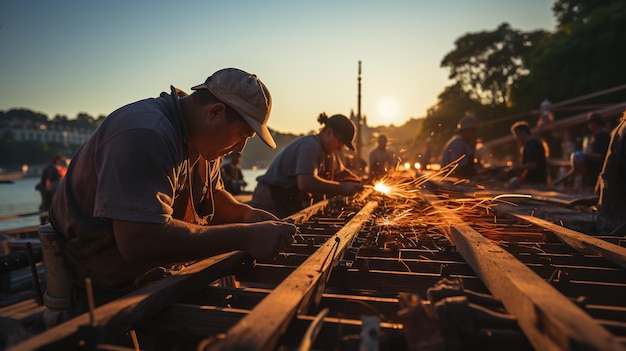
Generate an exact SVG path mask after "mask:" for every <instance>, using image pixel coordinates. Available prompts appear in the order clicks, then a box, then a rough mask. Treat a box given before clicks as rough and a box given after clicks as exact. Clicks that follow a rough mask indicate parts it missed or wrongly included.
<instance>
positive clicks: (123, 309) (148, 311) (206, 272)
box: [8, 251, 245, 351]
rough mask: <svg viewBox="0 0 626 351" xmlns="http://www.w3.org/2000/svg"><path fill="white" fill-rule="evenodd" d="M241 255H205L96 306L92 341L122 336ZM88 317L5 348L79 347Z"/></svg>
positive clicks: (224, 270) (233, 265)
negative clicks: (171, 273) (163, 276)
mask: <svg viewBox="0 0 626 351" xmlns="http://www.w3.org/2000/svg"><path fill="white" fill-rule="evenodd" d="M244 257H245V254H244V253H243V252H242V251H235V252H230V253H226V254H222V255H218V256H214V257H210V258H207V259H205V260H202V261H199V262H196V263H194V264H192V265H190V266H187V267H185V268H184V269H182V270H180V271H178V272H175V273H174V274H173V275H172V276H170V277H167V278H164V279H161V280H159V281H156V282H154V283H153V284H151V285H148V286H146V287H144V288H141V289H138V290H136V291H134V292H132V293H130V294H128V295H125V296H123V297H121V298H119V299H117V300H115V301H112V302H110V303H108V304H105V305H102V306H100V307H98V308H96V309H95V311H94V315H95V320H94V324H93V325H92V326H93V327H94V329H92V331H94V333H95V335H93V337H94V338H95V344H99V343H102V342H106V341H107V340H108V339H109V338H113V337H117V336H119V335H122V334H123V333H125V332H126V331H128V330H129V329H131V327H132V325H133V324H134V323H135V322H137V321H140V320H145V319H147V318H149V317H151V316H152V315H154V314H156V313H158V312H159V311H161V310H162V309H164V308H165V307H167V306H169V305H170V304H172V303H174V302H176V301H177V300H178V299H180V298H181V297H182V296H185V295H188V294H190V293H192V292H195V291H198V290H200V289H202V288H203V287H204V286H206V285H207V284H208V283H210V282H212V281H214V280H216V279H218V278H220V277H223V276H225V275H228V274H230V272H232V271H233V270H234V269H235V268H236V266H238V265H239V264H240V262H241V261H242V259H243V258H244ZM89 319H90V317H89V313H85V314H82V315H80V316H77V317H76V318H73V319H71V320H69V321H67V322H65V323H62V324H60V325H58V326H56V327H54V328H51V329H49V330H47V331H45V332H43V333H42V334H39V335H37V336H35V337H33V338H31V339H28V340H26V341H24V342H22V343H19V344H17V345H15V346H13V347H11V348H9V349H8V350H11V351H18V350H42V349H46V350H62V349H78V348H79V347H78V345H79V344H80V343H81V340H83V341H84V339H85V335H82V334H83V333H84V332H88V330H86V329H85V326H88V325H89V324H90V323H89Z"/></svg>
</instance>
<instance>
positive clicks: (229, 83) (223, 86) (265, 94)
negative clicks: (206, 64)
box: [191, 68, 276, 149]
mask: <svg viewBox="0 0 626 351" xmlns="http://www.w3.org/2000/svg"><path fill="white" fill-rule="evenodd" d="M191 89H192V90H199V89H207V90H208V91H210V92H211V93H212V94H213V95H215V97H217V98H218V99H220V100H221V101H222V102H223V103H225V104H227V105H228V106H230V107H232V108H233V109H234V110H235V111H237V113H239V115H241V117H242V118H243V119H244V120H245V121H246V122H248V124H249V125H250V127H252V129H253V130H254V131H255V132H256V133H257V134H258V135H259V137H260V138H261V140H263V141H264V142H265V143H266V144H267V145H268V146H269V147H271V148H272V149H274V148H276V143H275V142H274V139H273V138H272V135H271V134H270V132H269V130H268V129H267V120H268V119H269V118H270V111H271V109H272V96H271V95H270V92H269V90H268V89H267V87H266V86H265V84H263V82H261V80H260V79H259V78H257V76H256V75H254V74H250V73H248V72H244V71H242V70H240V69H237V68H225V69H222V70H219V71H217V72H215V73H213V75H211V76H210V77H209V78H207V79H206V81H205V82H204V83H202V84H199V85H196V86H194V87H193V88H191Z"/></svg>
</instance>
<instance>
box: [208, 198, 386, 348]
mask: <svg viewBox="0 0 626 351" xmlns="http://www.w3.org/2000/svg"><path fill="white" fill-rule="evenodd" d="M377 206H378V204H377V203H376V202H375V201H372V202H369V203H367V204H366V205H365V206H364V207H363V209H361V211H359V213H357V214H356V215H355V216H354V218H353V219H352V220H351V221H350V222H348V223H347V224H346V225H345V226H344V227H343V228H342V229H341V230H339V231H338V232H337V233H336V234H335V235H334V236H333V237H332V238H330V239H329V240H328V241H327V242H326V243H325V244H324V245H322V246H321V247H320V248H319V249H318V250H317V251H316V252H315V253H313V254H312V255H311V256H310V257H309V258H308V259H307V260H306V261H305V262H304V263H302V265H300V266H299V267H298V268H297V269H296V270H295V271H294V272H293V273H292V274H290V275H289V276H288V277H287V278H285V280H283V281H282V282H281V283H280V284H279V285H278V286H277V287H276V289H274V291H273V292H272V293H271V294H270V295H269V296H267V297H266V298H265V299H263V301H261V302H260V303H259V304H258V305H257V306H256V307H255V308H254V309H253V310H252V311H251V312H250V313H249V314H248V315H247V316H246V317H244V318H243V319H242V320H241V321H240V322H239V323H237V324H236V325H235V326H234V327H232V328H231V329H230V330H229V331H228V333H227V334H226V337H225V338H224V339H222V340H220V341H218V342H217V343H215V344H212V345H209V346H208V348H207V349H208V350H273V349H274V348H275V347H276V345H277V343H278V340H279V338H280V337H281V336H282V335H283V334H284V332H285V330H286V329H287V327H288V326H289V322H290V321H291V320H292V318H293V317H294V316H295V315H296V314H297V313H299V312H302V311H305V310H307V309H308V308H309V307H310V306H311V305H313V304H314V303H318V302H319V299H321V296H322V293H323V291H324V287H325V284H326V281H327V280H328V278H329V276H330V272H331V270H332V267H333V266H334V265H335V263H336V262H337V261H338V260H339V259H340V257H341V256H342V255H343V252H344V250H346V249H347V248H348V245H349V244H350V243H351V242H352V240H353V239H354V238H355V237H356V236H357V234H358V233H359V231H360V230H361V227H362V226H363V225H364V224H365V223H366V221H367V220H369V218H370V215H371V214H372V212H373V211H374V209H375V208H376V207H377Z"/></svg>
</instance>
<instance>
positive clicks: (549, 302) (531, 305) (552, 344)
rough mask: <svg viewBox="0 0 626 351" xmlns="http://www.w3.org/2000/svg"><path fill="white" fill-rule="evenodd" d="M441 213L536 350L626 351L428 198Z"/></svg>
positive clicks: (461, 248)
mask: <svg viewBox="0 0 626 351" xmlns="http://www.w3.org/2000/svg"><path fill="white" fill-rule="evenodd" d="M425 197H426V198H427V200H429V201H430V202H431V204H433V207H434V208H436V209H437V210H439V211H440V213H441V215H442V220H443V222H444V225H445V226H446V227H447V229H448V232H449V233H448V235H449V236H450V240H451V241H452V243H453V244H454V245H455V246H456V247H457V250H458V251H459V253H460V254H461V255H462V256H463V257H464V258H465V260H466V261H467V263H468V264H469V265H470V266H472V268H473V269H474V271H475V272H476V274H477V275H478V276H479V277H480V278H481V279H482V280H483V282H484V283H485V285H486V286H487V288H489V290H490V292H491V293H492V294H493V295H494V296H495V297H497V298H498V299H500V300H502V303H503V304H504V306H505V307H506V308H507V310H508V311H509V313H511V314H513V315H515V317H516V318H517V320H518V324H519V326H520V328H521V329H522V330H523V331H524V333H525V334H526V336H527V337H528V340H529V341H530V343H531V344H532V345H533V347H535V349H537V350H622V351H623V350H626V347H624V345H623V344H621V343H620V342H619V341H618V340H617V338H616V337H615V336H613V335H612V334H611V333H609V332H608V331H607V330H606V329H605V328H604V327H602V326H601V325H600V324H599V323H598V322H596V321H595V320H594V319H593V318H591V317H590V316H589V315H588V314H587V313H585V312H584V311H582V310H581V309H580V308H579V307H577V306H576V305H575V304H574V303H573V302H572V301H570V300H569V299H567V298H566V297H565V296H563V295H562V294H561V293H559V292H558V291H557V290H556V289H555V288H554V287H552V286H551V285H550V284H548V283H547V282H546V281H545V280H543V279H542V278H541V277H539V276H537V275H536V274H535V273H534V272H533V271H531V270H530V269H529V268H528V267H527V266H526V265H524V264H523V263H521V262H520V261H518V260H517V259H516V258H515V257H514V256H513V255H511V254H510V253H508V252H507V251H506V250H504V249H503V248H501V247H499V246H498V245H496V244H494V243H493V242H492V241H490V240H489V239H487V238H485V237H484V236H482V235H481V234H480V233H478V232H476V231H475V230H474V229H472V228H471V227H470V226H469V225H468V224H467V223H465V222H463V221H462V220H461V219H460V218H459V217H458V216H457V215H456V214H455V213H453V212H452V211H450V210H448V209H446V208H445V207H443V206H442V205H441V204H437V202H438V199H436V198H435V197H434V196H429V195H425Z"/></svg>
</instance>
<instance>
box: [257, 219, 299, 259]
mask: <svg viewBox="0 0 626 351" xmlns="http://www.w3.org/2000/svg"><path fill="white" fill-rule="evenodd" d="M255 227H256V229H258V230H257V231H256V232H255V233H254V234H253V235H252V236H251V237H250V239H249V240H248V242H247V245H246V246H247V249H246V251H247V252H248V253H249V254H250V255H252V256H254V257H257V258H265V259H268V258H273V257H275V256H276V255H278V253H279V252H280V251H282V250H283V249H284V248H285V247H287V246H288V245H291V243H292V242H293V236H294V235H295V234H296V229H297V228H296V226H295V225H293V224H291V223H287V222H281V221H265V222H261V223H256V224H255Z"/></svg>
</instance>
